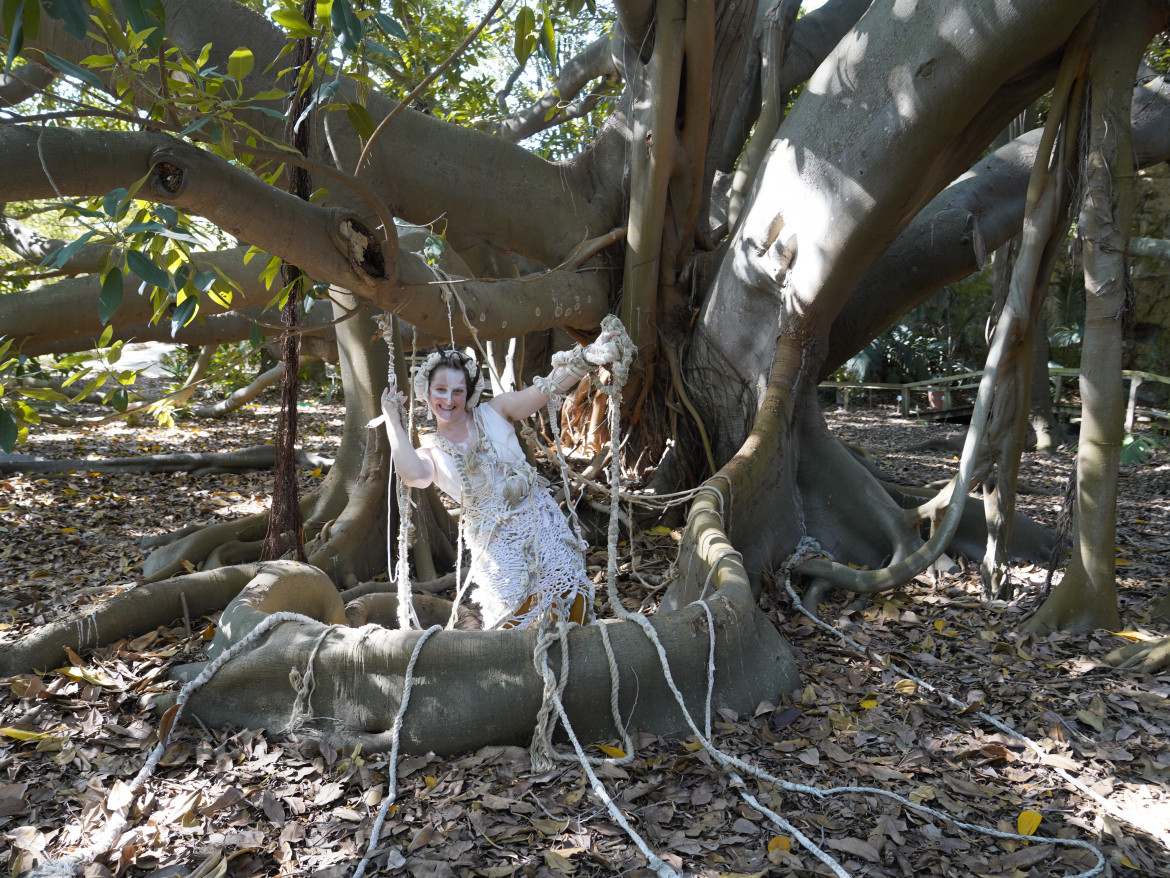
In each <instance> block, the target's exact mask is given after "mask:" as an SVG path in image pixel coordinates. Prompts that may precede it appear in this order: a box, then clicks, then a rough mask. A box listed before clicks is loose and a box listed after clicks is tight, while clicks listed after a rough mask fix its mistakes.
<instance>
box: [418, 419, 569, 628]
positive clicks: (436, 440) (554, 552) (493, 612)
mask: <svg viewBox="0 0 1170 878" xmlns="http://www.w3.org/2000/svg"><path fill="white" fill-rule="evenodd" d="M472 411H473V414H474V416H475V426H476V431H477V433H478V434H479V435H478V439H477V441H476V444H475V446H474V447H473V448H472V449H471V451H470V452H468V453H466V454H464V453H463V452H461V451H460V450H459V449H458V448H456V447H455V446H454V445H453V444H452V443H451V442H449V441H447V440H446V439H444V438H442V437H440V436H438V435H437V434H434V433H431V434H426V435H423V436H421V437H420V439H419V443H420V445H421V446H422V447H423V448H426V449H427V450H428V451H429V452H430V455H431V459H432V460H433V461H434V464H435V470H436V473H435V482H436V483H437V484H438V486H439V488H440V489H441V490H442V491H443V492H444V493H445V494H447V495H448V496H450V497H451V498H452V499H454V500H456V501H457V502H459V503H460V504H461V506H462V510H463V512H462V522H461V527H462V528H463V534H464V540H465V541H466V542H467V546H468V548H469V549H470V550H471V569H470V572H469V575H470V578H471V582H472V586H473V588H472V591H471V595H470V597H471V600H472V601H474V602H475V603H476V604H478V605H479V607H480V609H481V610H482V612H483V627H484V628H485V629H489V628H498V627H500V626H501V625H504V624H508V623H510V624H511V626H512V627H519V628H523V627H529V626H531V625H533V624H535V623H536V621H537V619H538V618H539V617H540V614H541V613H542V612H543V611H545V610H546V609H552V610H553V611H554V612H556V613H557V615H560V616H566V615H567V610H568V608H569V607H571V606H572V604H573V602H574V601H575V600H576V599H577V597H578V596H584V597H585V601H586V604H587V605H588V604H589V594H590V583H589V579H588V577H587V576H586V573H585V558H584V554H583V553H584V550H585V548H586V544H585V543H584V542H583V541H580V540H578V539H577V537H576V536H575V535H574V533H573V531H572V529H571V528H570V527H569V524H568V522H567V521H566V520H565V516H564V515H562V514H561V510H560V509H559V508H558V507H557V504H556V503H555V502H554V501H553V499H552V496H551V495H550V494H549V490H548V482H547V481H546V480H545V479H543V478H541V477H540V475H538V474H537V472H536V470H535V469H533V467H532V466H531V465H530V464H529V463H528V461H527V460H525V458H524V452H523V451H522V450H521V448H520V443H519V442H518V441H517V440H516V434H515V432H514V431H513V429H512V425H511V424H510V423H509V422H508V421H507V420H506V419H505V418H504V417H503V416H502V415H500V414H499V413H498V412H497V411H496V410H495V409H493V408H492V407H491V406H490V405H488V404H485V405H480V406H476V407H475V408H474V409H473V410H472ZM532 595H537V596H538V597H537V600H536V601H535V604H534V606H533V607H532V608H530V609H529V610H527V611H526V612H525V613H524V614H523V615H522V616H518V615H517V612H518V611H519V609H520V608H521V607H522V606H523V604H524V602H525V601H526V600H528V598H529V597H530V596H532ZM587 612H588V613H589V616H590V618H591V617H592V607H589V606H587Z"/></svg>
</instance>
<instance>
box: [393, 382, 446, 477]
mask: <svg viewBox="0 0 1170 878" xmlns="http://www.w3.org/2000/svg"><path fill="white" fill-rule="evenodd" d="M396 402H397V403H398V404H399V405H402V404H405V402H406V396H405V395H404V394H403V393H402V392H401V391H397V390H391V389H390V388H386V389H385V390H383V391H382V414H383V415H385V416H386V435H387V436H388V437H389V439H390V454H391V455H392V456H393V457H394V465H395V466H396V467H398V475H399V476H401V477H402V481H403V483H405V484H406V485H408V486H409V487H411V488H425V487H427V486H428V485H430V484H431V482H433V481H434V480H435V464H434V463H433V462H432V461H431V459H430V455H429V454H426V453H425V452H424V453H422V454H420V453H419V452H418V451H417V450H415V447H414V446H413V445H411V444H410V437H409V436H407V435H406V429H405V428H404V427H403V426H402V418H401V417H400V416H399V414H398V412H399V408H398V405H395V403H396Z"/></svg>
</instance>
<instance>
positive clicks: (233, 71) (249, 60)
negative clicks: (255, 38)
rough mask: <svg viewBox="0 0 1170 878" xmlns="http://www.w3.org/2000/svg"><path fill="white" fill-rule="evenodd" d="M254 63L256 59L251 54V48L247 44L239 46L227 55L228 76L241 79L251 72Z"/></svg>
mask: <svg viewBox="0 0 1170 878" xmlns="http://www.w3.org/2000/svg"><path fill="white" fill-rule="evenodd" d="M255 65H256V59H255V58H254V57H253V55H252V50H251V49H249V48H248V47H247V46H240V48H238V49H236V50H235V51H234V52H232V54H231V55H230V56H229V57H228V76H230V77H231V78H232V79H237V80H242V79H243V78H244V77H245V76H247V75H248V74H249V73H251V72H252V68H253V67H254V66H255Z"/></svg>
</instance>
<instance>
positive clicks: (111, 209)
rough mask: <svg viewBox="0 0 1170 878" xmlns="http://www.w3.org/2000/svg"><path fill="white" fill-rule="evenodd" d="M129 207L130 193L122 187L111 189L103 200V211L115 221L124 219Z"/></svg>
mask: <svg viewBox="0 0 1170 878" xmlns="http://www.w3.org/2000/svg"><path fill="white" fill-rule="evenodd" d="M129 207H130V193H129V192H127V191H126V190H125V189H123V188H121V187H118V188H117V189H111V190H110V191H109V192H107V193H106V197H105V198H103V199H102V211H103V212H104V213H105V215H106V216H108V217H109V218H110V219H113V220H119V219H122V217H124V216H125V215H126V211H127V210H128V209H129Z"/></svg>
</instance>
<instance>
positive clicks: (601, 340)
mask: <svg viewBox="0 0 1170 878" xmlns="http://www.w3.org/2000/svg"><path fill="white" fill-rule="evenodd" d="M619 335H621V333H620V332H618V331H617V330H616V329H611V330H609V331H608V332H603V333H601V335H599V336H597V340H596V341H594V342H593V344H591V345H589V346H588V347H586V348H585V360H586V362H588V363H592V364H593V365H594V366H609V365H612V364H613V363H616V362H617V361H618V360H620V359H621V353H620V352H619V351H618V348H617V345H615V344H612V343H611V342H612V341H613V340H614V339H615V338H617V337H618V336H619Z"/></svg>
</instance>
